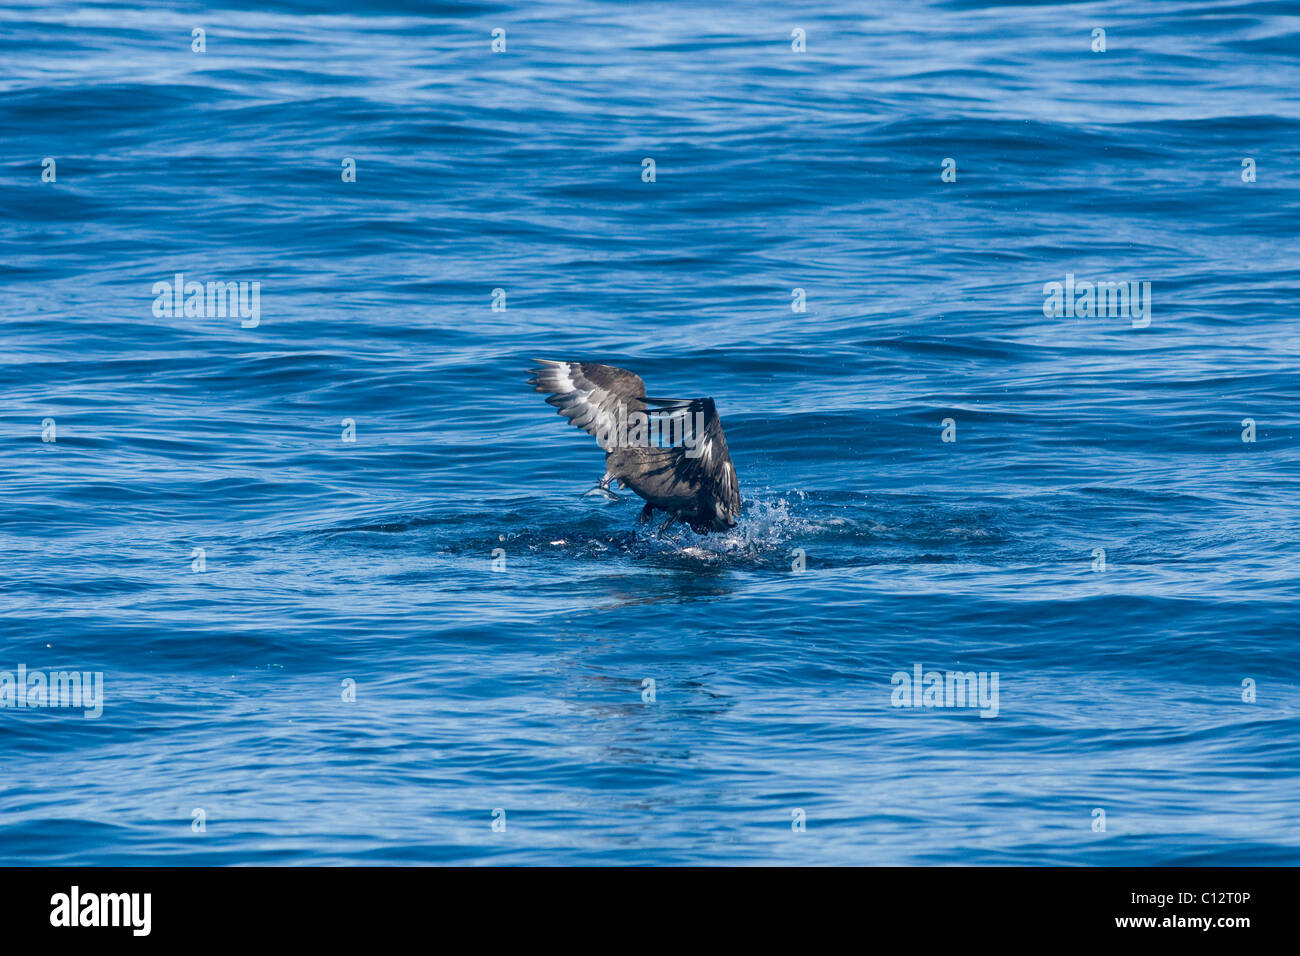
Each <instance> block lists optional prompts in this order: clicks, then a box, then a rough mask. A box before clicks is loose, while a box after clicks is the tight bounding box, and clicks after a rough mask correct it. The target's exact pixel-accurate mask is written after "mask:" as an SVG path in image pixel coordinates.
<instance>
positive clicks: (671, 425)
mask: <svg viewBox="0 0 1300 956" xmlns="http://www.w3.org/2000/svg"><path fill="white" fill-rule="evenodd" d="M535 361H536V362H537V364H538V365H539V366H540V367H539V368H536V369H533V370H532V372H533V377H532V378H531V379H530V380H529V384H530V385H532V386H533V387H534V388H535V389H536V390H537V391H539V392H546V393H549V395H550V397H549V398H547V399H546V401H547V402H548V403H549V404H551V405H554V406H555V410H556V411H557V412H558V413H559V414H561V415H563V416H564V417H565V418H567V419H569V421H570V422H572V423H573V424H574V425H576V426H577V427H579V428H581V429H582V430H583V431H585V432H587V433H588V434H590V435H594V436H595V437H596V441H597V442H598V443H599V444H600V447H601V448H603V449H604V450H605V476H604V477H603V478H601V480H600V484H599V486H598V487H599V489H600V490H602V491H604V492H606V493H609V484H610V482H612V481H615V480H617V481H618V482H619V483H620V484H621V485H622V486H623V487H624V488H631V489H632V490H633V491H635V492H636V493H637V494H638V495H640V496H641V497H642V498H644V499H645V501H646V504H645V507H644V508H642V509H641V515H640V517H639V518H638V519H637V520H638V521H642V522H644V521H649V520H650V516H651V514H653V512H654V511H655V509H656V508H657V509H659V510H660V511H664V512H667V514H668V520H667V521H665V522H664V523H663V525H662V526H660V528H659V530H660V531H663V530H664V529H666V528H667V527H668V526H669V525H671V524H672V523H673V522H674V521H684V522H685V523H686V524H688V525H690V527H691V529H692V530H693V531H695V532H697V533H699V534H704V533H706V532H709V531H726V530H727V529H728V528H733V527H735V525H736V516H737V515H739V514H740V486H739V485H738V484H737V482H736V468H735V466H734V465H733V464H732V463H731V453H730V452H728V451H727V439H726V437H725V436H724V435H723V434H722V422H721V421H720V420H719V419H718V409H717V407H716V406H715V405H714V404H713V399H711V398H687V399H677V398H647V397H646V393H645V382H643V381H641V376H639V375H636V374H634V373H632V372H629V371H627V370H626V369H621V368H615V367H614V366H612V365H598V364H596V363H595V362H551V361H548V360H546V359H535ZM593 490H595V489H593Z"/></svg>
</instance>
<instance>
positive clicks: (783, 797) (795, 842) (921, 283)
mask: <svg viewBox="0 0 1300 956" xmlns="http://www.w3.org/2000/svg"><path fill="white" fill-rule="evenodd" d="M196 29H201V30H202V31H203V33H202V34H200V35H198V36H196V35H195V33H194V31H195V30H196ZM1096 29H1101V30H1104V31H1105V34H1104V42H1105V49H1104V52H1103V51H1102V50H1100V49H1098V50H1096V51H1094V47H1095V46H1098V40H1099V39H1100V38H1099V37H1097V36H1095V35H1094V30H1096ZM498 30H500V31H504V33H502V34H498V46H499V45H500V44H501V42H504V46H505V49H504V50H503V51H501V52H494V50H493V35H494V31H498ZM798 31H802V32H801V33H800V32H798ZM200 40H201V42H200ZM801 40H802V44H803V47H804V48H803V50H802V51H799V50H797V49H796V47H798V46H799V45H800V42H801ZM195 46H201V47H202V50H201V51H196V50H195V49H194V47H195ZM1297 54H1300V9H1297V8H1296V7H1295V6H1294V5H1293V4H1287V3H1275V2H1241V3H1216V2H1208V0H1203V2H1181V0H1171V2H1165V0H1159V2H1157V0H1143V2H1137V3H1126V4H1110V3H1095V4H1051V5H1034V4H1009V5H1001V6H986V5H983V4H978V3H972V2H948V3H942V2H933V3H916V4H886V3H870V4H850V3H843V2H830V3H818V4H798V3H795V4H792V3H780V4H776V3H766V2H762V3H746V4H743V5H742V4H736V5H731V6H730V7H728V6H727V5H703V4H695V3H675V4H621V3H612V2H600V3H596V2H554V3H543V4H526V3H515V2H508V0H501V2H482V3H471V2H465V3H417V2H413V0H378V2H373V3H368V4H365V5H363V6H362V7H352V6H346V5H330V4H324V3H307V2H297V3H280V4H273V5H267V4H262V3H257V4H254V3H223V4H220V5H218V4H208V3H186V4H182V5H181V6H180V9H178V8H177V7H176V6H173V5H163V4H154V3H151V2H147V0H146V2H144V3H136V4H131V5H125V4H120V3H116V2H93V0H90V2H79V3H75V4H74V3H68V2H64V0H53V2H45V0H42V2H39V3H37V2H24V0H16V2H12V3H8V4H6V5H5V6H4V7H3V8H2V9H0V130H2V131H3V136H2V137H0V344H2V345H3V348H2V349H0V670H3V671H7V672H10V673H15V674H16V673H17V669H18V668H19V667H20V666H21V667H23V668H26V669H27V670H28V671H40V672H45V673H50V672H56V671H67V670H76V671H79V672H87V673H100V674H102V681H103V685H102V687H103V699H102V713H101V714H100V715H99V716H98V717H93V718H89V719H88V718H86V717H84V716H83V712H82V711H78V710H76V709H73V708H49V707H46V708H41V707H30V708H24V709H18V708H16V707H9V708H6V709H0V779H3V780H4V785H3V786H2V787H0V860H2V861H3V862H7V863H19V864H97V865H99V864H159V863H161V864H172V863H175V864H241V863H243V864H246V863H274V864H283V863H292V864H340V863H343V864H351V863H462V864H463V863H509V864H541V863H559V864H660V863H672V864H723V863H725V864H731V863H739V864H752V863H793V864H849V863H863V864H1003V863H1020V864H1083V865H1112V864H1128V865H1133V864H1209V863H1215V864H1260V863H1297V862H1300V826H1298V825H1297V811H1298V810H1300V686H1298V683H1297V674H1298V673H1300V649H1298V648H1297V609H1298V608H1300V566H1298V564H1297V558H1296V541H1297V536H1298V535H1300V506H1298V505H1297V499H1298V497H1300V470H1298V468H1297V466H1298V465H1300V454H1298V453H1297V448H1298V445H1297V441H1298V439H1300V415H1298V413H1297V398H1298V397H1300V388H1298V387H1297V385H1298V383H1297V376H1296V364H1297V359H1298V358H1300V338H1298V336H1297V331H1298V330H1300V316H1298V314H1297V290H1298V289H1300V243H1298V242H1297V236H1296V233H1297V228H1296V227H1297V213H1298V212H1300V201H1298V196H1297V173H1298V171H1300V97H1298V96H1297V90H1300V58H1298V56H1297ZM47 159H48V160H52V161H53V162H52V163H48V162H46V160H47ZM646 159H652V160H653V161H654V163H653V176H651V172H650V168H649V166H648V164H645V163H644V162H643V161H644V160H646ZM347 160H351V161H352V164H351V167H349V164H348V163H347V162H346V161H347ZM1246 160H1250V161H1251V162H1250V163H1247V162H1246ZM946 161H950V162H946ZM349 169H353V170H355V181H347V180H348V179H349V178H350V173H349ZM945 169H947V170H948V174H947V175H946V176H945ZM954 175H955V179H954V178H953V177H954ZM1252 178H1253V181H1248V180H1251V179H1252ZM46 180H52V181H46ZM647 180H652V181H647ZM948 180H951V181H948ZM177 273H181V274H183V276H184V280H183V282H189V281H199V282H210V281H219V282H248V283H254V282H255V283H258V286H257V288H258V295H259V299H258V309H257V312H256V315H255V316H254V315H251V314H250V315H249V317H247V318H245V317H242V316H240V315H233V316H232V315H224V316H222V315H210V314H198V315H195V314H186V312H185V310H184V309H183V308H182V309H180V310H179V311H175V312H173V311H172V310H170V309H168V308H164V307H163V306H164V305H166V300H167V295H166V294H160V293H159V292H157V291H155V290H156V288H157V287H158V284H159V283H171V282H173V281H174V279H173V277H174V276H175V275H176V274H177ZM1067 276H1072V277H1074V279H1073V280H1072V281H1074V282H1076V283H1077V282H1087V281H1091V282H1109V281H1120V282H1126V283H1127V282H1129V281H1133V282H1137V283H1139V286H1138V288H1139V289H1141V288H1142V287H1141V285H1140V284H1141V283H1146V282H1149V283H1150V287H1149V288H1150V295H1149V299H1146V300H1145V301H1146V302H1147V303H1148V304H1149V306H1150V308H1149V312H1147V313H1146V314H1145V315H1144V317H1142V318H1137V317H1134V316H1133V315H1132V314H1131V313H1132V311H1133V310H1130V313H1129V314H1122V315H1121V314H1107V315H1105V316H1082V315H1078V314H1077V313H1076V314H1075V315H1063V314H1054V313H1052V310H1051V308H1047V309H1045V301H1046V300H1047V299H1048V293H1046V292H1045V286H1047V285H1048V284H1049V283H1052V282H1060V283H1062V285H1064V284H1065V283H1066V282H1067V281H1070V280H1067ZM248 288H249V290H250V292H249V295H250V297H251V288H252V287H251V286H249V287H248ZM1126 289H1127V286H1126ZM496 290H500V292H497V291H496ZM795 290H802V293H799V292H796V291H795ZM160 299H161V300H162V304H160V303H159V300H160ZM248 302H249V303H250V305H251V298H250V300H248ZM801 302H802V305H803V309H804V310H803V311H797V309H798V308H799V307H800V304H801ZM494 304H495V305H496V306H497V308H495V309H494ZM502 306H504V308H502ZM537 356H540V357H544V358H556V359H581V360H591V361H602V362H608V363H612V364H616V365H621V366H624V367H627V368H630V369H632V370H634V371H636V372H637V373H639V374H640V375H641V376H642V377H644V378H645V380H646V381H647V383H648V384H649V386H650V389H651V392H652V393H655V394H668V395H680V396H686V397H693V396H701V395H709V396H712V397H713V398H714V399H715V400H716V401H717V404H718V407H719V409H720V411H721V414H722V420H723V424H724V426H725V428H726V434H727V439H728V442H729V444H730V448H731V453H732V456H733V458H734V460H735V463H736V468H737V470H738V473H739V477H740V485H741V492H742V495H743V497H744V499H745V514H744V516H743V518H742V520H741V522H740V524H739V526H738V527H737V528H736V529H735V530H734V531H733V532H731V533H728V534H725V535H723V534H715V535H711V536H707V537H697V536H695V535H694V534H692V533H691V532H690V531H688V530H685V529H681V528H678V529H670V530H669V531H666V532H664V533H662V534H659V533H657V531H656V530H655V529H654V528H653V527H652V528H646V527H644V526H638V525H637V524H636V522H635V517H636V514H637V511H638V509H639V506H640V503H641V502H640V500H639V499H637V498H636V497H635V496H634V495H632V494H631V493H630V492H626V493H624V494H623V496H622V498H621V500H619V501H616V502H602V501H600V500H599V499H595V498H590V497H587V498H584V497H582V495H583V492H585V491H586V490H587V489H588V488H590V487H591V485H592V484H593V483H594V482H595V481H596V480H597V479H598V478H599V477H600V475H601V473H602V462H601V456H600V452H599V450H598V449H597V447H596V446H595V443H594V442H593V441H592V440H591V439H590V438H589V437H588V436H586V435H583V434H582V433H580V432H578V431H577V430H575V429H572V428H569V427H567V426H566V425H565V423H564V422H563V421H562V420H561V419H560V418H558V417H557V416H556V415H555V414H554V413H553V410H552V409H551V408H550V407H548V406H547V405H546V404H545V403H544V402H543V401H542V397H541V396H540V395H538V394H536V393H535V392H533V391H531V390H530V389H529V387H528V385H527V382H526V379H527V374H528V373H527V369H528V367H529V365H530V359H532V358H533V357H537ZM1247 419H1249V420H1250V421H1251V422H1253V425H1251V424H1248V423H1247V422H1246V420H1247ZM345 420H349V421H350V422H351V426H350V427H349V428H348V431H347V432H346V433H345V424H344V422H345ZM945 420H950V421H948V422H947V424H945ZM352 429H354V433H353V431H352ZM351 437H354V438H355V440H352V441H349V440H345V439H346V438H351ZM1252 437H1253V439H1254V440H1253V441H1250V440H1246V439H1248V438H1252ZM945 438H949V439H955V440H947V441H946V440H944V439H945ZM51 439H52V440H51ZM494 552H496V560H495V562H494V557H493V554H494ZM800 564H802V570H799V569H798V568H799V565H800ZM918 667H919V668H920V669H921V672H922V673H923V674H924V673H928V672H930V671H939V672H942V673H946V672H949V671H953V672H963V673H964V672H979V673H984V674H987V675H989V679H990V680H991V677H992V675H994V674H996V675H997V677H998V697H997V712H996V716H995V717H993V716H991V710H990V708H987V707H986V708H983V710H981V709H980V708H972V707H970V706H966V707H960V706H957V707H925V706H921V707H896V706H894V704H895V703H896V698H897V696H898V695H897V693H896V681H895V678H894V675H896V674H900V673H902V674H908V675H910V674H912V673H913V672H914V670H915V669H916V668H918ZM2 679H3V678H2V676H0V680H2ZM15 679H16V678H15ZM648 681H653V694H651V692H650V691H651V685H650V684H649V683H648ZM353 695H355V699H354V700H353V699H351V698H352V696H353ZM651 698H653V699H651ZM15 700H16V698H15ZM982 713H983V714H986V715H988V716H981V714H982ZM494 824H495V826H494Z"/></svg>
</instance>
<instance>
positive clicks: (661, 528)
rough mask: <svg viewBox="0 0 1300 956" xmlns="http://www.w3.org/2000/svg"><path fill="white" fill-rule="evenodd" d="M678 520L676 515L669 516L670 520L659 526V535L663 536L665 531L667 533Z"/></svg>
mask: <svg viewBox="0 0 1300 956" xmlns="http://www.w3.org/2000/svg"><path fill="white" fill-rule="evenodd" d="M677 518H678V516H677V515H675V514H671V515H669V516H668V520H667V521H665V522H664V523H663V524H661V525H660V526H659V533H660V534H663V533H664V532H665V531H667V530H668V528H669V527H670V526H671V525H672V523H673V522H674V521H676V520H677Z"/></svg>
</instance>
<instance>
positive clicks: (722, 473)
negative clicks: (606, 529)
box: [640, 398, 740, 518]
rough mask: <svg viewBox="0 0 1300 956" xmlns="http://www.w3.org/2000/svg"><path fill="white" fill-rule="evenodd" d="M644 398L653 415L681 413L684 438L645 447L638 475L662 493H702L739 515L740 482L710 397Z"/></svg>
mask: <svg viewBox="0 0 1300 956" xmlns="http://www.w3.org/2000/svg"><path fill="white" fill-rule="evenodd" d="M645 402H646V405H647V406H648V408H649V413H650V414H651V415H652V416H655V415H657V414H659V413H666V414H668V415H670V416H671V417H673V418H678V417H679V416H683V417H684V418H685V422H686V426H685V427H686V434H687V440H686V441H684V442H683V443H682V444H681V445H674V446H673V447H671V448H655V449H648V450H647V454H645V455H644V456H643V459H642V460H643V462H644V468H645V470H644V472H643V474H642V475H641V476H640V480H641V481H642V482H647V483H649V485H650V486H651V487H652V488H653V490H654V492H655V493H656V494H659V495H662V496H664V497H676V496H678V495H682V494H689V495H690V496H692V497H698V496H699V495H701V494H703V495H707V496H708V497H710V498H712V499H713V500H715V501H720V502H722V504H723V506H724V507H725V508H726V509H727V511H728V513H729V514H730V516H731V517H733V518H734V517H736V516H738V515H739V514H740V483H739V482H738V481H737V480H736V466H735V465H734V464H732V462H731V452H730V451H729V450H728V449H727V436H726V435H724V434H723V433H722V420H721V419H720V418H718V407H717V406H716V405H715V404H714V403H713V399H711V398H690V399H677V398H647V399H646V400H645Z"/></svg>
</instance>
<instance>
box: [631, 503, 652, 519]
mask: <svg viewBox="0 0 1300 956" xmlns="http://www.w3.org/2000/svg"><path fill="white" fill-rule="evenodd" d="M654 510H655V509H654V506H653V505H651V504H650V503H649V502H646V506H645V507H644V508H642V509H641V513H640V514H639V515H637V516H636V523H637V524H645V523H646V522H647V521H649V520H650V519H651V517H653V516H654Z"/></svg>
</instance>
